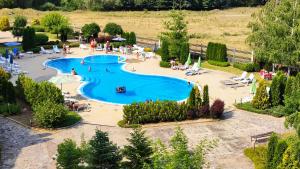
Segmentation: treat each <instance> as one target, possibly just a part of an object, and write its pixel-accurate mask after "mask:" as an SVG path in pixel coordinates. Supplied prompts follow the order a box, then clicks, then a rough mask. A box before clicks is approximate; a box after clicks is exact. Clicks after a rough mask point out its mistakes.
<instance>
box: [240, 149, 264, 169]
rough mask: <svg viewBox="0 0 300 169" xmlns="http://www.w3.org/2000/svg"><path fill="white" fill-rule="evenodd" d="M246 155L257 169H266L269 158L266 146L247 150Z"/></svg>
mask: <svg viewBox="0 0 300 169" xmlns="http://www.w3.org/2000/svg"><path fill="white" fill-rule="evenodd" d="M244 154H245V156H247V157H248V158H249V159H250V160H251V161H252V162H253V164H254V167H255V169H265V166H266V157H267V148H266V146H258V147H256V148H255V150H254V149H253V148H246V149H245V150H244Z"/></svg>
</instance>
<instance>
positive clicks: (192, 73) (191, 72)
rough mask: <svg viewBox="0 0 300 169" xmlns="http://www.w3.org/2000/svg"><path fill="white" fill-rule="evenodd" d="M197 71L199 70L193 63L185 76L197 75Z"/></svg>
mask: <svg viewBox="0 0 300 169" xmlns="http://www.w3.org/2000/svg"><path fill="white" fill-rule="evenodd" d="M199 70H200V69H199V67H198V65H197V63H194V65H193V67H192V68H191V69H188V70H187V72H186V73H185V74H186V75H187V76H191V75H196V74H199Z"/></svg>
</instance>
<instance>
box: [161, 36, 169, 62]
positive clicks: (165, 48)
mask: <svg viewBox="0 0 300 169" xmlns="http://www.w3.org/2000/svg"><path fill="white" fill-rule="evenodd" d="M169 59H170V58H169V42H168V41H167V40H166V39H162V42H161V60H162V61H165V62H168V61H169Z"/></svg>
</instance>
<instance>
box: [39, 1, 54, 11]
mask: <svg viewBox="0 0 300 169" xmlns="http://www.w3.org/2000/svg"><path fill="white" fill-rule="evenodd" d="M40 9H41V10H42V11H55V10H57V9H58V8H57V7H56V6H55V5H54V4H53V3H51V2H46V3H44V4H43V5H42V6H41V7H40Z"/></svg>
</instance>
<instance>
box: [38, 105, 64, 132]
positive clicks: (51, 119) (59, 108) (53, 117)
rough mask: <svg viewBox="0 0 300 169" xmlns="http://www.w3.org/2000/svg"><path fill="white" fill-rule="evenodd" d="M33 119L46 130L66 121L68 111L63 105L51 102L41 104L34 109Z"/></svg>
mask: <svg viewBox="0 0 300 169" xmlns="http://www.w3.org/2000/svg"><path fill="white" fill-rule="evenodd" d="M33 110H34V114H33V118H34V120H35V121H36V122H37V124H38V125H39V126H41V127H45V128H54V127H57V126H59V124H60V123H62V122H63V121H64V120H65V119H66V114H67V112H68V110H67V109H66V108H65V107H64V105H62V104H57V103H54V102H52V101H50V100H46V101H43V102H40V103H38V104H36V105H34V107H33Z"/></svg>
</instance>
